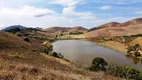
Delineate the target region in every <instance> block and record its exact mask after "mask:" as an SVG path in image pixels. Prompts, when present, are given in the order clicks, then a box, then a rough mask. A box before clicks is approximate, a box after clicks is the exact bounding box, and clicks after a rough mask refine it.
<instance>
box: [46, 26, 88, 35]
mask: <svg viewBox="0 0 142 80" xmlns="http://www.w3.org/2000/svg"><path fill="white" fill-rule="evenodd" d="M44 31H46V32H49V33H55V34H57V33H62V32H64V33H65V34H69V33H72V32H82V33H85V32H87V31H88V29H86V28H83V27H81V26H76V27H72V28H71V27H50V28H47V29H45V30H44Z"/></svg>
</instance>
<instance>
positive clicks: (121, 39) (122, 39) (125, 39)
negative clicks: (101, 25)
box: [100, 34, 142, 43]
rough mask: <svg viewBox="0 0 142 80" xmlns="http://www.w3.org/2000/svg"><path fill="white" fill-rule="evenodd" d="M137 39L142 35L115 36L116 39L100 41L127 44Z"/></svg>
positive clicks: (105, 38) (108, 38)
mask: <svg viewBox="0 0 142 80" xmlns="http://www.w3.org/2000/svg"><path fill="white" fill-rule="evenodd" d="M137 37H142V34H137V35H130V36H116V37H101V38H100V40H101V41H116V42H121V43H129V42H131V41H132V40H134V39H135V38H137Z"/></svg>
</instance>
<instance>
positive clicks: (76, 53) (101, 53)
mask: <svg viewBox="0 0 142 80" xmlns="http://www.w3.org/2000/svg"><path fill="white" fill-rule="evenodd" d="M53 51H55V52H57V53H61V54H62V55H64V57H65V58H66V59H68V60H69V61H71V62H73V63H76V64H80V65H83V66H90V65H91V62H92V60H93V59H94V58H95V57H102V58H104V59H105V60H106V61H107V62H109V63H115V64H118V65H124V66H131V67H134V68H136V69H139V70H142V63H141V62H139V60H137V59H132V58H129V57H126V56H125V54H124V53H121V52H117V51H115V50H112V49H109V48H106V47H103V46H99V45H97V44H96V43H95V42H90V41H84V40H59V41H56V42H54V43H53Z"/></svg>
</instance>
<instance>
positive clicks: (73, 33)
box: [69, 32, 83, 35]
mask: <svg viewBox="0 0 142 80" xmlns="http://www.w3.org/2000/svg"><path fill="white" fill-rule="evenodd" d="M69 34H70V35H80V34H83V32H70V33H69Z"/></svg>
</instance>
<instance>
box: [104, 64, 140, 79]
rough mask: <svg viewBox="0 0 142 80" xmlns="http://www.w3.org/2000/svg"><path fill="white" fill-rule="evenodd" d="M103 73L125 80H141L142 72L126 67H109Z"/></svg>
mask: <svg viewBox="0 0 142 80" xmlns="http://www.w3.org/2000/svg"><path fill="white" fill-rule="evenodd" d="M105 73H106V74H108V75H113V76H117V77H121V78H125V79H127V80H129V79H134V80H142V72H140V71H139V70H137V69H134V68H131V67H128V66H117V65H109V66H108V68H107V71H106V72H105Z"/></svg>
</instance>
